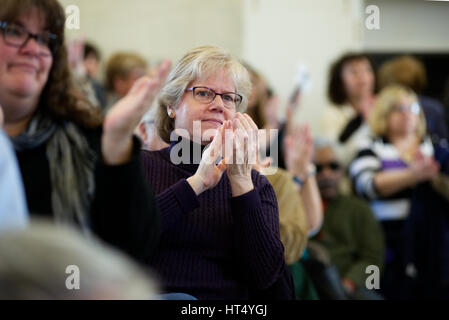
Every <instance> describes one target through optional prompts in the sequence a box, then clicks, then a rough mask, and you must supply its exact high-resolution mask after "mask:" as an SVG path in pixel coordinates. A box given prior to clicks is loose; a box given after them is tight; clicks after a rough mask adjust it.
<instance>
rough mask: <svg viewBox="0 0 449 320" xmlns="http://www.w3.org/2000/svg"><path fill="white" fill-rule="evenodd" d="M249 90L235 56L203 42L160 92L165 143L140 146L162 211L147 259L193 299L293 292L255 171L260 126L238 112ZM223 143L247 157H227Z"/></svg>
mask: <svg viewBox="0 0 449 320" xmlns="http://www.w3.org/2000/svg"><path fill="white" fill-rule="evenodd" d="M250 89H251V85H250V81H249V77H248V73H247V71H246V69H245V68H244V67H243V66H242V65H241V64H240V63H239V62H238V61H237V60H236V59H235V58H233V57H232V56H231V55H230V54H228V53H227V52H226V51H224V50H222V49H220V48H217V47H211V46H205V47H199V48H195V49H192V50H191V51H189V52H188V53H187V54H186V55H184V57H183V58H182V59H181V60H180V61H179V62H178V64H177V65H176V66H175V68H174V69H173V70H172V72H171V74H170V75H169V77H168V79H167V81H166V84H165V86H164V87H163V89H162V91H161V94H160V98H159V110H158V111H159V112H158V119H157V125H158V131H159V135H160V136H161V138H162V139H163V140H164V141H165V142H167V143H170V146H169V147H168V148H165V149H162V150H159V151H146V152H144V154H143V163H144V171H145V174H146V177H147V179H148V182H149V183H150V184H151V185H152V187H153V189H154V191H155V193H156V194H157V202H158V204H159V207H160V210H161V217H162V238H161V242H160V246H159V248H158V250H157V253H156V255H155V258H154V259H153V260H152V265H153V267H154V268H155V269H156V271H157V272H158V273H159V276H160V277H161V279H162V281H163V283H164V284H165V289H166V290H168V291H175V292H185V293H188V294H191V295H193V296H195V297H197V298H199V299H249V298H267V299H292V298H294V292H293V285H292V280H291V275H290V273H289V271H288V269H287V268H286V265H285V262H284V248H283V246H282V243H281V240H280V235H279V213H278V207H277V201H276V196H275V193H274V191H273V188H272V187H271V185H270V184H269V182H268V181H267V179H266V178H265V177H263V176H262V175H259V174H258V173H257V172H256V171H254V170H251V161H250V158H251V155H255V154H256V151H255V148H256V142H255V139H252V137H254V135H255V133H256V132H257V126H256V125H255V124H254V122H253V121H252V120H251V118H250V117H249V116H248V115H246V114H241V113H239V112H238V111H241V110H244V109H245V107H246V105H247V98H246V97H247V96H248V95H249V93H250ZM200 132H201V134H199V133H200ZM228 133H230V134H228ZM170 136H171V138H172V139H170ZM239 137H240V138H241V139H238V138H239ZM239 143H241V144H240V146H239ZM207 145H210V146H209V148H206V146H207ZM228 145H231V146H232V147H233V148H232V150H233V151H234V155H235V154H238V153H239V151H240V152H241V151H244V152H242V153H243V156H242V157H240V158H239V157H230V156H229V152H230V151H229V150H230V149H228V148H225V147H224V146H226V147H227V146H228ZM224 149H225V150H224ZM196 150H199V151H200V152H202V155H201V153H199V152H198V154H196V152H195V151H196ZM223 150H224V151H223ZM220 156H221V157H222V158H223V159H222V160H221V161H220V162H219V163H218V164H217V162H218V161H219V160H220ZM236 158H239V159H240V160H241V161H231V160H236ZM176 163H177V164H176ZM225 172H226V174H224V173H225Z"/></svg>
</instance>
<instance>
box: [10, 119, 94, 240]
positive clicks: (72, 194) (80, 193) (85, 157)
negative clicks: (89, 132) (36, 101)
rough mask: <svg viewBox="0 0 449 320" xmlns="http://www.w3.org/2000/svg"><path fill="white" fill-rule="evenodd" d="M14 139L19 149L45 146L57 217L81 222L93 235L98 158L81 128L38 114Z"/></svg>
mask: <svg viewBox="0 0 449 320" xmlns="http://www.w3.org/2000/svg"><path fill="white" fill-rule="evenodd" d="M12 142H13V144H14V148H15V149H16V151H18V152H20V151H24V150H28V149H33V148H37V147H39V146H40V145H42V144H45V145H46V156H47V159H48V163H49V169H50V181H51V185H52V190H51V204H52V209H53V215H54V218H55V220H56V222H57V223H61V224H76V223H78V224H79V225H80V227H81V229H82V231H83V232H85V233H86V234H90V230H89V209H90V204H91V200H92V196H93V193H94V190H95V181H94V166H95V160H96V157H95V154H94V152H93V151H92V150H91V149H90V147H89V145H88V143H87V141H86V139H85V137H84V136H83V134H82V133H81V132H80V131H79V129H78V128H77V127H76V126H75V125H74V124H73V123H71V122H55V121H54V120H52V119H51V118H50V117H48V116H44V115H42V114H39V113H38V114H36V115H35V116H34V117H33V119H32V120H31V122H30V123H29V125H28V127H27V128H26V130H25V131H24V132H22V133H21V134H20V135H18V136H16V137H14V138H12Z"/></svg>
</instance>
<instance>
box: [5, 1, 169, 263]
mask: <svg viewBox="0 0 449 320" xmlns="http://www.w3.org/2000/svg"><path fill="white" fill-rule="evenodd" d="M64 25H65V13H64V10H63V8H62V7H61V5H60V4H59V3H58V2H57V1H56V0H40V1H37V0H3V1H2V3H1V6H0V105H1V106H2V107H3V111H4V118H5V119H4V121H5V124H4V129H5V131H6V133H7V134H8V135H9V137H10V138H11V140H12V143H13V145H14V148H15V150H16V154H17V158H18V161H19V166H20V170H21V173H22V177H23V181H24V186H25V191H26V197H27V204H28V208H29V210H30V212H31V214H36V215H44V216H53V217H54V220H55V221H56V222H58V223H61V224H74V225H77V226H78V227H79V228H81V230H82V231H83V232H84V233H85V234H87V235H92V234H96V235H97V236H99V237H100V238H102V239H103V240H105V241H107V242H109V243H110V244H112V245H114V246H117V247H119V248H121V249H122V250H124V251H126V252H127V253H128V254H130V255H132V256H133V257H134V258H136V259H139V260H141V261H146V260H148V258H149V256H150V255H151V253H152V251H153V249H154V248H155V245H156V241H157V239H158V231H159V229H158V215H157V210H156V206H155V205H156V204H155V201H154V198H153V197H152V195H151V193H150V192H149V189H148V187H147V184H146V182H145V181H144V180H143V178H142V174H141V165H140V157H139V152H140V144H139V142H138V140H137V138H133V130H134V128H135V126H136V125H137V123H138V122H139V120H140V118H141V116H142V115H143V114H144V113H145V111H146V108H147V106H148V105H149V102H151V100H152V99H153V98H154V96H155V93H156V92H157V90H158V87H159V84H160V83H161V82H162V81H163V78H164V76H165V74H166V73H167V72H168V64H166V65H165V66H164V67H163V68H162V69H161V71H160V78H158V79H148V78H142V79H141V80H140V81H138V82H137V83H136V85H135V86H134V87H133V89H132V90H131V92H130V94H128V95H127V96H126V97H125V98H123V99H122V100H120V101H119V102H118V103H117V104H116V105H115V107H114V108H113V109H112V110H111V111H110V112H109V114H107V115H106V117H105V119H103V118H102V117H101V116H100V114H99V113H98V109H96V108H93V107H92V106H91V105H90V104H89V103H88V102H87V100H86V99H85V98H84V97H83V96H82V95H81V94H79V93H78V92H77V90H76V89H75V87H74V85H73V84H72V81H71V75H70V71H69V66H68V61H67V50H66V47H65V45H64Z"/></svg>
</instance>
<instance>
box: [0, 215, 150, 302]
mask: <svg viewBox="0 0 449 320" xmlns="http://www.w3.org/2000/svg"><path fill="white" fill-rule="evenodd" d="M157 293H158V288H157V285H156V284H155V283H154V282H153V281H152V279H151V278H150V277H149V274H148V273H147V272H145V271H144V270H143V269H141V267H139V266H138V265H137V264H135V263H134V262H132V261H131V260H129V258H128V257H127V256H125V255H123V254H122V253H120V252H119V251H117V250H114V249H113V248H110V247H109V246H107V245H105V244H103V243H101V242H99V241H97V240H95V239H86V238H85V237H83V236H82V234H80V233H79V232H78V231H76V230H75V229H73V228H69V227H62V226H60V227H56V226H54V225H53V224H52V223H49V222H47V221H46V220H42V221H41V220H38V221H33V220H32V221H31V223H30V225H29V227H27V228H26V229H24V230H20V231H7V232H3V233H0V299H7V300H28V299H31V300H36V299H37V300H48V299H49V300H54V299H56V300H72V299H76V300H79V299H81V300H84V299H86V300H124V299H125V300H126V299H139V300H150V299H157V298H158V297H157V296H156V294H157Z"/></svg>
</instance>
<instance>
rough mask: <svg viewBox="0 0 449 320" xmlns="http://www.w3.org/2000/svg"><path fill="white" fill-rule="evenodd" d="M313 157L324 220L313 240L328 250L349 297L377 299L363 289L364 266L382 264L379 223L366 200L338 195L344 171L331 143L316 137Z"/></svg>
mask: <svg viewBox="0 0 449 320" xmlns="http://www.w3.org/2000/svg"><path fill="white" fill-rule="evenodd" d="M314 158H315V165H316V167H317V175H316V177H317V181H318V186H319V188H320V193H321V196H322V199H323V207H324V222H323V226H322V228H321V230H320V231H319V233H318V234H317V235H316V236H315V237H314V238H313V240H314V241H316V242H318V243H319V244H321V245H322V246H323V247H324V248H326V249H327V251H328V254H329V258H330V263H331V264H334V265H335V266H336V267H337V270H338V272H339V274H340V277H341V282H342V284H343V287H344V288H345V289H346V293H347V295H348V296H349V298H351V299H376V298H379V296H378V295H377V294H376V293H375V292H374V291H373V292H370V290H367V289H366V279H367V277H368V275H369V274H367V273H366V270H367V267H368V266H370V265H374V266H376V267H378V268H379V269H380V270H382V267H383V259H384V242H383V241H384V239H383V234H382V229H381V227H380V225H379V222H378V221H377V220H376V219H375V217H374V215H373V212H372V211H371V209H370V207H369V205H368V204H367V203H365V202H364V201H362V200H360V199H358V198H356V197H353V196H343V195H341V194H340V192H339V190H338V186H339V182H340V181H339V180H340V179H341V177H342V175H343V171H342V168H341V165H340V164H339V162H338V160H337V156H336V153H335V145H334V143H332V142H330V141H326V140H325V139H317V140H316V143H315V157H314Z"/></svg>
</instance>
